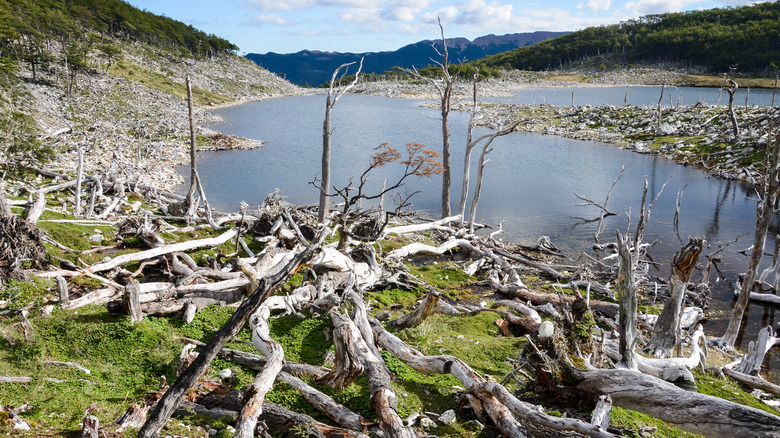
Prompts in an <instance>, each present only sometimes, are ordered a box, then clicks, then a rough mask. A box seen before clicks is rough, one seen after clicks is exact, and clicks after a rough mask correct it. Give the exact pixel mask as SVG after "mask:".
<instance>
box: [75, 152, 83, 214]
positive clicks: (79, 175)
mask: <svg viewBox="0 0 780 438" xmlns="http://www.w3.org/2000/svg"><path fill="white" fill-rule="evenodd" d="M83 179H84V149H83V148H82V149H79V165H78V167H77V168H76V205H75V208H74V209H73V216H75V217H76V219H80V218H81V182H82V181H83Z"/></svg>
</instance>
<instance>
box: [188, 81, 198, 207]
mask: <svg viewBox="0 0 780 438" xmlns="http://www.w3.org/2000/svg"><path fill="white" fill-rule="evenodd" d="M187 114H188V117H189V121H190V189H189V190H188V191H187V197H186V202H187V217H194V216H195V210H196V208H197V207H198V205H197V204H196V203H195V189H196V182H195V180H196V178H197V172H198V170H197V154H196V152H197V143H196V141H195V115H194V110H193V104H192V84H191V83H190V77H189V75H188V76H187Z"/></svg>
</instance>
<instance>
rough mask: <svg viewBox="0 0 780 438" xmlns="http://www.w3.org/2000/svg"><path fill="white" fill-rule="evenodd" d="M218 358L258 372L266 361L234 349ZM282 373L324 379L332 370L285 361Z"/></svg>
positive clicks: (194, 342) (222, 352)
mask: <svg viewBox="0 0 780 438" xmlns="http://www.w3.org/2000/svg"><path fill="white" fill-rule="evenodd" d="M182 340H183V341H184V342H187V343H190V344H194V345H196V346H198V347H205V346H206V343H205V342H202V341H199V340H197V339H190V338H182ZM218 356H219V357H221V358H223V359H230V360H232V361H233V362H235V363H237V364H239V365H242V366H245V367H247V368H251V369H253V370H256V371H262V369H263V367H264V366H265V362H266V359H265V358H264V357H262V356H260V355H257V354H252V353H247V352H245V351H241V350H234V349H232V348H223V349H222V350H220V351H219V353H218ZM282 371H284V372H286V373H290V374H292V375H294V376H298V377H301V376H314V377H322V376H324V375H325V374H327V373H328V372H329V371H330V370H329V369H327V368H325V367H321V366H318V365H309V364H302V363H295V362H287V361H285V363H284V366H283V367H282Z"/></svg>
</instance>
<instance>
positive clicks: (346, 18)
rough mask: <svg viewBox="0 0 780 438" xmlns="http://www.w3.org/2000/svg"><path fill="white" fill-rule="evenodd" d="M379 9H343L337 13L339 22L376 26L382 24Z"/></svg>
mask: <svg viewBox="0 0 780 438" xmlns="http://www.w3.org/2000/svg"><path fill="white" fill-rule="evenodd" d="M380 13H381V9H379V8H345V9H341V10H339V12H338V17H339V19H340V20H341V21H343V22H345V23H350V24H357V25H362V26H371V25H376V24H378V23H381V22H382V19H381V17H380Z"/></svg>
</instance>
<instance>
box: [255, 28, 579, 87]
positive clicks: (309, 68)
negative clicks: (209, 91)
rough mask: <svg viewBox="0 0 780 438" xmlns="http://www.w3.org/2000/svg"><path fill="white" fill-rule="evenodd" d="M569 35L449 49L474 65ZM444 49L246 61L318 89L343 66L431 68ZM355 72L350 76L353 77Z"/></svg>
mask: <svg viewBox="0 0 780 438" xmlns="http://www.w3.org/2000/svg"><path fill="white" fill-rule="evenodd" d="M566 33H567V32H533V33H513V34H509V35H501V36H497V35H486V36H483V37H479V38H477V39H475V40H474V41H469V40H468V39H466V38H451V39H447V49H448V52H449V55H450V59H451V60H452V61H453V62H456V61H459V60H464V61H473V60H476V59H479V58H482V57H485V56H488V55H493V54H496V53H501V52H506V51H509V50H514V49H516V48H518V47H525V46H530V45H533V44H536V43H538V42H540V41H544V40H547V39H550V38H555V37H557V36H560V35H564V34H566ZM434 43H435V44H436V47H438V48H439V49H440V48H441V40H435V41H431V40H425V41H420V42H418V43H414V44H409V45H408V46H404V47H401V48H400V49H398V50H396V51H393V52H366V53H338V52H319V51H311V50H303V51H300V52H298V53H274V52H269V53H265V54H258V53H250V54H248V55H246V57H247V58H248V59H250V60H252V61H254V62H255V63H256V64H258V65H260V66H261V67H263V68H265V69H267V70H270V71H272V72H274V73H276V74H278V75H280V76H284V77H285V78H286V79H287V80H288V81H290V82H293V83H295V84H298V85H305V84H309V85H312V86H317V85H320V84H323V83H325V82H327V81H329V80H330V79H331V76H332V75H333V71H334V70H335V69H336V68H337V67H338V66H339V65H341V64H344V63H347V62H353V61H355V62H358V61H360V58H361V57H363V58H364V60H363V71H364V72H366V73H377V74H382V73H384V72H385V71H387V70H390V69H391V68H392V67H395V66H400V67H407V68H410V67H412V66H414V67H418V68H422V67H425V66H427V65H429V64H431V63H432V62H431V58H433V59H437V58H438V55H437V54H436V51H435V50H434V49H433V47H432V44H434ZM354 71H355V70H354V68H353V69H351V71H350V73H354Z"/></svg>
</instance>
